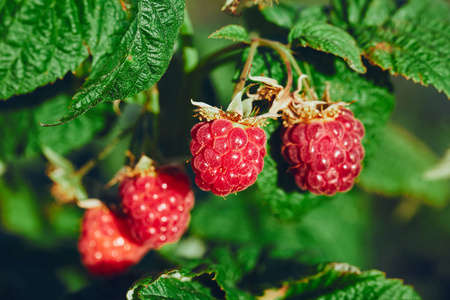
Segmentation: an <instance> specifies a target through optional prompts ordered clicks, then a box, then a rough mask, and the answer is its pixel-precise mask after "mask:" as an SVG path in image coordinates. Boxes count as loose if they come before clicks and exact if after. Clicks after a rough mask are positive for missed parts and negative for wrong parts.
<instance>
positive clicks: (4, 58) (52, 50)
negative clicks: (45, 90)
mask: <svg viewBox="0 0 450 300" xmlns="http://www.w3.org/2000/svg"><path fill="white" fill-rule="evenodd" d="M78 2H81V1H71V0H61V1H51V0H45V1H18V0H15V1H5V2H4V4H3V5H2V6H1V7H0V32H1V36H2V38H1V40H0V99H7V98H9V97H11V96H13V95H15V94H24V93H28V92H30V91H32V90H34V89H35V88H37V87H38V86H41V85H44V84H47V83H49V82H53V81H55V80H56V79H57V78H62V77H63V76H64V75H65V74H66V73H67V71H69V70H71V71H75V69H76V68H77V67H78V66H79V65H80V64H81V63H82V62H83V60H85V59H86V58H87V57H88V49H87V47H86V46H85V45H83V40H84V32H83V26H82V24H81V22H80V21H81V20H80V18H81V15H83V14H84V13H85V11H83V7H82V5H81V4H79V3H78Z"/></svg>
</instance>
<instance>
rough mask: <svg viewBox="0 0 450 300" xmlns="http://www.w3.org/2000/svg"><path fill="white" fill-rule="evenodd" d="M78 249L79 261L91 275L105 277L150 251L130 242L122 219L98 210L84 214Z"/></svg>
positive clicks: (119, 270) (89, 210)
mask: <svg viewBox="0 0 450 300" xmlns="http://www.w3.org/2000/svg"><path fill="white" fill-rule="evenodd" d="M78 250H79V252H80V254H81V262H82V263H83V265H84V266H85V267H86V268H87V269H88V270H89V271H90V272H91V273H92V274H93V275H97V276H107V275H115V274H118V273H121V272H123V271H125V270H126V269H128V268H129V267H130V266H132V265H134V264H136V263H138V262H139V261H140V260H141V258H142V257H143V256H144V255H145V253H147V251H148V250H149V248H148V247H143V246H142V245H140V244H137V243H135V242H134V241H133V240H132V238H131V237H130V236H129V234H128V232H127V225H126V223H125V220H123V219H121V218H119V217H117V216H115V215H114V214H113V213H112V212H111V211H110V210H109V209H107V208H106V207H99V208H92V209H88V210H86V212H85V213H84V217H83V223H82V225H81V235H80V239H79V241H78Z"/></svg>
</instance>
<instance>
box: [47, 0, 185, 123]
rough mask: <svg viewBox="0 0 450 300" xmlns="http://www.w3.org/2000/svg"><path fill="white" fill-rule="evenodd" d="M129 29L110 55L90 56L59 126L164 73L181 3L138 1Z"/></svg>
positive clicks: (145, 86)
mask: <svg viewBox="0 0 450 300" xmlns="http://www.w3.org/2000/svg"><path fill="white" fill-rule="evenodd" d="M136 6H137V7H136V10H137V11H136V12H135V15H134V16H133V17H132V19H131V21H130V23H129V27H128V29H127V30H126V32H124V33H123V36H122V37H121V38H120V39H119V38H117V39H112V41H111V42H112V43H113V45H112V48H114V51H113V52H112V53H109V54H108V55H106V54H105V55H102V56H101V57H100V58H96V57H95V56H94V63H93V66H92V69H93V71H92V73H91V74H90V76H89V77H88V79H87V81H86V83H85V84H84V86H83V88H82V89H81V90H80V91H79V92H78V93H77V94H76V95H75V96H74V98H73V102H72V104H71V107H70V111H69V113H68V114H67V115H65V116H64V117H63V118H61V119H60V120H59V122H57V123H54V124H50V125H59V124H63V123H66V122H68V121H71V120H73V119H75V118H76V117H78V116H80V115H82V114H84V113H85V112H86V111H87V110H89V109H91V108H92V107H94V106H95V105H97V104H99V103H102V102H107V101H113V100H117V99H125V98H128V97H131V96H133V95H135V94H137V93H139V92H141V91H143V90H146V89H148V88H150V87H151V86H152V85H153V84H155V83H156V82H157V81H159V79H160V78H161V76H162V75H163V74H164V73H165V71H166V69H167V67H168V66H169V63H170V60H171V58H172V55H173V46H174V43H175V40H176V38H177V37H178V32H179V30H180V27H181V24H182V23H183V18H184V6H185V1H183V0H169V1H156V0H141V1H137V2H136Z"/></svg>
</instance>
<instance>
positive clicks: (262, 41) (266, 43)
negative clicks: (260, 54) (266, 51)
mask: <svg viewBox="0 0 450 300" xmlns="http://www.w3.org/2000/svg"><path fill="white" fill-rule="evenodd" d="M259 42H260V45H261V46H266V47H269V48H272V49H273V50H275V51H276V52H277V53H278V55H280V57H281V59H282V60H283V62H284V64H285V66H286V72H287V82H286V86H285V88H284V90H285V91H287V92H289V90H290V89H291V87H292V81H293V79H292V65H291V62H290V60H289V56H288V55H287V52H288V51H286V50H285V47H284V46H283V44H281V43H279V42H274V41H270V40H265V39H260V40H259Z"/></svg>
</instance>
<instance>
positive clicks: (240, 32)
mask: <svg viewBox="0 0 450 300" xmlns="http://www.w3.org/2000/svg"><path fill="white" fill-rule="evenodd" d="M209 38H215V39H229V40H233V41H238V42H250V38H249V37H248V33H247V30H245V28H244V27H242V26H239V25H227V26H224V27H222V28H220V29H219V30H216V31H214V32H213V33H212V34H211V35H210V36H209Z"/></svg>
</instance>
